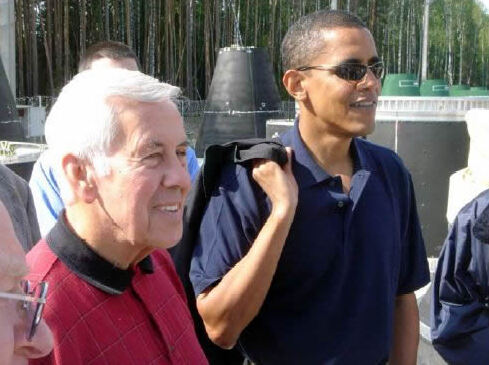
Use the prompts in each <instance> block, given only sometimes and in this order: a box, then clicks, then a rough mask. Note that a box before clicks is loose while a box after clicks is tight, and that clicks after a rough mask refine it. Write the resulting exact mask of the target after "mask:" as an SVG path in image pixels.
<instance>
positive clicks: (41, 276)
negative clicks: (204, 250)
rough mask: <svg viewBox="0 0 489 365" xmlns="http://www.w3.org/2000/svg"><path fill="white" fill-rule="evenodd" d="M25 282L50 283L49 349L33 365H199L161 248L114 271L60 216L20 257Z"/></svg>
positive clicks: (174, 278) (47, 312)
mask: <svg viewBox="0 0 489 365" xmlns="http://www.w3.org/2000/svg"><path fill="white" fill-rule="evenodd" d="M27 261H28V263H29V266H30V267H31V273H30V274H29V279H31V280H36V281H41V280H45V281H47V282H48V283H49V292H48V296H47V304H46V307H45V308H44V318H45V319H46V322H47V324H48V325H49V327H50V328H51V330H52V332H53V335H54V341H55V344H54V350H53V352H52V353H51V354H50V355H49V356H47V357H45V358H43V359H39V360H33V361H32V363H33V364H70V365H82V364H83V365H85V364H134V365H139V364H150V363H151V364H184V363H187V364H206V363H207V361H206V359H205V357H204V354H203V352H202V350H201V348H200V346H199V344H198V341H197V338H196V335H195V331H194V326H193V322H192V319H191V317H190V313H189V311H188V309H187V306H186V300H185V294H184V293H183V288H182V285H181V284H180V282H179V280H178V277H177V275H176V272H175V270H174V268H173V265H172V263H171V260H170V258H169V256H168V253H167V252H166V251H165V250H155V251H154V252H153V253H152V254H151V255H150V256H149V258H147V259H146V260H145V261H142V263H143V264H140V265H138V266H136V267H134V268H130V269H128V270H121V269H119V268H116V267H114V266H113V265H112V264H110V263H109V262H107V261H106V260H104V259H103V258H102V257H100V256H98V255H97V254H96V253H95V252H94V251H93V250H91V248H90V247H89V246H88V245H87V244H86V243H84V242H83V241H82V240H81V239H80V238H79V237H77V236H76V235H75V234H73V233H72V232H71V231H70V229H69V228H68V227H67V225H66V223H65V221H64V217H63V215H62V214H61V215H60V219H59V220H58V222H57V224H56V225H55V226H54V228H53V229H52V230H51V231H50V233H49V234H48V236H47V237H46V240H41V241H40V242H39V243H38V244H37V245H36V246H35V247H34V248H33V249H32V250H31V251H30V252H29V254H28V255H27Z"/></svg>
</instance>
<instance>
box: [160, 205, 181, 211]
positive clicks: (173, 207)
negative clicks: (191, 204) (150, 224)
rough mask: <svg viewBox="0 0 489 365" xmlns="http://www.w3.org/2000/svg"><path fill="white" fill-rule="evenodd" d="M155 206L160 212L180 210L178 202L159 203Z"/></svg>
mask: <svg viewBox="0 0 489 365" xmlns="http://www.w3.org/2000/svg"><path fill="white" fill-rule="evenodd" d="M156 208H157V209H158V210H160V211H162V212H168V213H176V212H178V211H179V210H180V204H168V205H159V206H157V207H156Z"/></svg>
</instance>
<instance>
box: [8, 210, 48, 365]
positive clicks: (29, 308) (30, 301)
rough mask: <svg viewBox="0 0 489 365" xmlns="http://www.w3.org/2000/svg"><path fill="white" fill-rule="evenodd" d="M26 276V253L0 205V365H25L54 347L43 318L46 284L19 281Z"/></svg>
mask: <svg viewBox="0 0 489 365" xmlns="http://www.w3.org/2000/svg"><path fill="white" fill-rule="evenodd" d="M27 273H28V268H27V265H26V262H25V253H24V251H23V249H22V247H21V246H20V243H19V241H18V239H17V237H16V235H15V232H14V229H13V226H12V221H11V220H10V216H9V215H8V213H7V210H6V209H5V206H4V205H3V204H2V203H1V202H0V364H2V365H11V364H27V360H28V359H35V358H39V357H43V356H46V355H47V354H48V353H49V352H50V351H51V350H52V348H53V339H52V334H51V331H50V330H49V328H48V327H47V325H46V323H45V322H44V320H43V319H42V309H43V307H44V304H45V301H46V291H47V287H46V283H29V282H27V281H22V279H23V277H24V276H25V275H26V274H27Z"/></svg>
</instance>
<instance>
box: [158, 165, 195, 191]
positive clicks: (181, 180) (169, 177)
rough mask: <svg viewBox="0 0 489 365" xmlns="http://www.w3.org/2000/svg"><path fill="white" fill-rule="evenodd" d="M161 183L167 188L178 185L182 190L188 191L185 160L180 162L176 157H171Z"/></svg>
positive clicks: (188, 177)
mask: <svg viewBox="0 0 489 365" xmlns="http://www.w3.org/2000/svg"><path fill="white" fill-rule="evenodd" d="M161 183H162V185H163V186H165V187H167V188H169V187H179V188H181V189H182V190H183V191H188V190H189V189H190V185H191V183H190V174H189V172H188V169H187V162H186V161H185V162H184V163H182V161H181V160H180V159H179V158H177V157H175V158H174V159H172V161H171V164H170V166H167V169H166V171H165V173H164V176H163V179H162V181H161Z"/></svg>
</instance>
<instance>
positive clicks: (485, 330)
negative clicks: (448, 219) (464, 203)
mask: <svg viewBox="0 0 489 365" xmlns="http://www.w3.org/2000/svg"><path fill="white" fill-rule="evenodd" d="M474 215H475V214H474V211H473V210H471V209H465V210H462V211H461V212H460V213H459V215H458V216H457V218H456V220H455V222H454V225H453V227H452V229H451V231H450V233H449V235H448V237H447V239H446V241H445V243H444V246H443V249H442V251H441V254H440V258H439V261H438V267H437V270H436V275H435V279H434V282H433V298H432V303H431V337H432V342H433V345H434V347H435V349H436V350H437V351H438V352H439V353H440V355H441V356H442V357H443V358H444V359H445V361H447V362H448V363H450V364H489V349H488V345H489V294H488V268H489V246H488V245H485V244H482V243H481V242H479V241H478V240H477V239H476V238H475V237H474V236H473V234H472V225H473V221H474Z"/></svg>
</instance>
